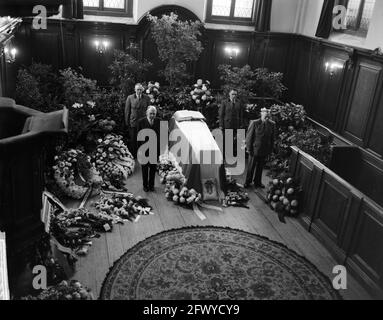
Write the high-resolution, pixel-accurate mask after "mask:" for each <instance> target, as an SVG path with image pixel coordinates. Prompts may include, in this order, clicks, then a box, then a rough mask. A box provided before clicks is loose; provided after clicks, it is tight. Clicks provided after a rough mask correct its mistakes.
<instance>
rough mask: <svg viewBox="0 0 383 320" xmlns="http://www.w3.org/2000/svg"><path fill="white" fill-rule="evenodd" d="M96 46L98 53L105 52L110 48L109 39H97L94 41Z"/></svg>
mask: <svg viewBox="0 0 383 320" xmlns="http://www.w3.org/2000/svg"><path fill="white" fill-rule="evenodd" d="M94 47H95V48H96V51H97V53H98V54H104V53H106V52H107V51H108V49H109V41H106V40H103V41H100V40H95V41H94Z"/></svg>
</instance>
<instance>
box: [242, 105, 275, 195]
mask: <svg viewBox="0 0 383 320" xmlns="http://www.w3.org/2000/svg"><path fill="white" fill-rule="evenodd" d="M269 117H270V115H269V110H267V109H266V108H263V109H261V118H260V119H258V120H254V121H252V122H251V123H250V126H249V129H248V131H247V135H246V148H247V150H248V152H249V155H250V158H249V164H248V167H247V174H246V183H245V188H249V187H250V185H251V184H252V183H254V187H255V188H265V186H264V185H263V184H262V172H263V167H264V165H265V162H266V158H267V157H268V156H269V155H270V154H271V153H272V151H273V148H274V141H275V136H276V129H275V122H273V121H272V120H270V119H269ZM254 170H255V174H254Z"/></svg>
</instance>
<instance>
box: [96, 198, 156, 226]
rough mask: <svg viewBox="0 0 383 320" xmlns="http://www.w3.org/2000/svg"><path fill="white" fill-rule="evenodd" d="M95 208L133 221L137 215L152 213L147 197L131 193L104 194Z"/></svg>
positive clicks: (109, 214)
mask: <svg viewBox="0 0 383 320" xmlns="http://www.w3.org/2000/svg"><path fill="white" fill-rule="evenodd" d="M95 206H96V209H97V210H99V211H101V212H102V213H104V214H105V215H108V216H111V217H118V218H119V219H122V221H123V220H130V221H134V220H135V219H136V218H137V216H139V215H152V214H153V212H152V207H151V206H150V205H149V202H148V200H147V199H144V198H142V197H135V196H134V194H132V193H126V194H114V195H113V196H112V197H107V196H104V197H102V198H101V200H100V201H98V202H97V203H96V204H95Z"/></svg>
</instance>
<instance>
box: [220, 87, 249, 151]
mask: <svg viewBox="0 0 383 320" xmlns="http://www.w3.org/2000/svg"><path fill="white" fill-rule="evenodd" d="M237 96H238V92H237V91H236V90H231V91H230V94H229V99H227V100H224V101H223V102H222V104H221V107H220V109H219V127H220V129H221V130H222V131H223V136H224V142H223V154H224V158H225V130H226V129H232V130H233V135H234V141H236V138H237V130H238V129H241V128H242V126H243V113H244V107H243V105H242V103H241V102H240V100H239V99H238V97H237ZM233 147H234V150H236V148H235V142H234V143H233Z"/></svg>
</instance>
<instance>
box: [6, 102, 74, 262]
mask: <svg viewBox="0 0 383 320" xmlns="http://www.w3.org/2000/svg"><path fill="white" fill-rule="evenodd" d="M36 117H40V118H39V123H41V124H42V127H41V128H40V129H39V128H36V127H34V128H31V127H28V128H25V127H24V123H25V122H26V120H27V118H32V119H36ZM32 121H33V120H32ZM36 122H37V120H36ZM50 123H52V125H51V126H49V124H50ZM0 124H1V130H0V230H1V231H5V232H6V233H7V243H8V244H9V246H8V248H9V252H10V253H11V255H17V254H20V252H21V251H23V250H24V249H25V248H26V247H28V246H29V245H30V244H31V242H33V240H34V239H37V238H38V237H39V236H41V235H42V233H43V232H44V231H43V224H42V223H41V220H40V213H41V208H42V193H43V191H44V188H45V179H44V178H45V177H44V175H45V172H46V160H47V153H48V150H49V148H50V147H51V146H52V142H53V140H52V139H53V138H56V137H59V136H61V135H66V133H67V130H68V111H67V110H66V109H64V110H62V111H58V112H55V113H54V114H53V113H52V114H44V113H41V112H38V111H36V110H33V109H29V108H25V107H23V106H17V105H15V102H14V101H13V100H11V99H6V98H0ZM23 127H24V130H23Z"/></svg>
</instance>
